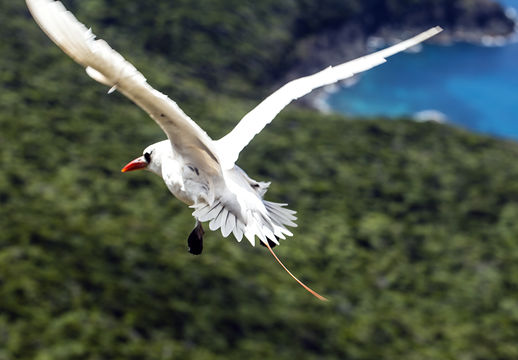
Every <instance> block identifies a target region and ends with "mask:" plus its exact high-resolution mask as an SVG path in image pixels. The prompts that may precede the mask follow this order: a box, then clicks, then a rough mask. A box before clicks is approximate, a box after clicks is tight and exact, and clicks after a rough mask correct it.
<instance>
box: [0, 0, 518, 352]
mask: <svg viewBox="0 0 518 360" xmlns="http://www.w3.org/2000/svg"><path fill="white" fill-rule="evenodd" d="M406 2H409V3H410V2H411V1H410V0H408V1H406ZM413 2H415V3H419V1H413ZM328 3H329V4H328ZM361 3H362V2H360V1H348V2H338V1H326V2H325V6H329V8H328V7H324V6H323V5H322V6H323V7H322V8H320V7H319V8H318V9H315V4H316V3H315V2H311V1H305V0H300V1H295V0H291V1H282V2H279V1H260V2H251V1H208V0H207V1H200V2H198V3H197V4H198V5H197V6H196V7H195V8H193V7H192V2H191V1H174V2H170V1H156V2H154V3H152V4H150V3H145V2H137V1H135V2H133V1H111V2H107V1H102V0H89V1H88V2H79V1H70V2H67V4H66V5H67V6H70V8H71V9H74V11H77V15H78V16H79V17H80V18H81V19H82V20H83V21H85V23H87V24H88V25H92V26H93V27H94V32H95V33H97V34H98V35H99V36H100V37H102V38H104V39H106V40H107V41H108V42H109V43H110V44H112V46H113V47H114V48H116V49H118V50H119V51H120V52H121V53H122V54H123V55H124V56H126V57H127V58H128V59H129V60H130V61H132V62H133V63H134V64H135V65H136V66H137V67H138V68H139V69H140V70H141V71H142V72H143V73H144V74H145V76H146V77H147V78H148V80H149V82H150V83H151V84H153V85H154V86H156V87H157V88H159V89H160V90H161V91H164V92H165V93H168V94H169V95H170V96H171V97H172V98H173V99H175V100H177V101H178V103H179V105H180V106H181V107H182V108H183V109H184V110H185V111H186V112H187V113H188V114H189V115H190V116H191V117H192V118H193V119H195V120H196V121H197V122H198V123H199V124H200V125H201V126H202V127H203V128H204V129H206V130H207V131H208V133H209V134H210V135H211V136H213V137H214V138H218V137H219V136H221V135H223V134H224V133H226V132H227V131H228V130H230V129H231V128H232V126H233V125H234V124H235V123H236V122H237V121H238V120H239V119H240V118H241V116H242V115H244V114H245V113H246V112H247V111H248V110H249V109H251V108H252V107H253V106H254V105H255V104H256V103H257V102H258V101H259V100H260V99H261V98H262V96H263V95H264V94H266V93H267V91H268V89H269V87H270V86H271V84H272V83H275V81H276V79H275V76H277V74H278V73H279V72H281V70H282V69H283V66H282V64H284V61H286V59H284V58H283V57H284V52H285V51H286V49H289V48H290V46H293V45H290V44H289V43H290V42H292V41H293V37H292V35H291V34H297V36H303V35H302V34H303V33H307V32H312V31H316V29H317V28H318V26H319V25H318V24H313V23H309V21H310V20H312V21H317V20H315V19H313V18H311V19H310V16H309V15H307V16H306V18H304V17H303V16H301V14H302V13H304V12H305V11H312V10H311V9H314V10H315V11H316V12H317V13H318V14H319V15H318V16H319V18H320V19H324V18H325V17H326V16H333V12H332V11H330V7H332V6H333V5H334V4H340V6H343V7H347V9H345V10H344V11H345V12H350V14H351V15H350V16H353V15H352V14H354V15H356V14H357V12H355V11H360V10H361V9H357V10H354V9H355V6H356V7H359V6H360V5H359V4H361ZM372 3H373V4H374V3H375V2H372ZM384 3H385V4H392V3H394V4H396V2H395V1H386V2H384ZM108 4H109V5H108ZM319 4H320V3H319ZM344 4H346V5H344ZM0 6H1V7H0V9H1V10H2V11H0V18H1V21H0V23H1V24H2V26H0V36H1V38H2V39H3V40H2V42H0V53H1V54H2V57H0V84H1V92H0V106H1V109H2V111H1V112H0V124H1V129H2V130H1V131H0V144H1V146H0V159H1V171H0V204H1V206H0V228H1V229H2V231H1V232H0V359H1V360H4V359H5V360H7V359H9V360H10V359H36V360H47V359H52V360H60V359H67V360H68V359H92V360H93V359H139V360H140V359H225V360H228V359H243V358H247V359H250V360H252V359H265V358H276V359H294V358H297V357H298V358H301V359H373V358H383V359H386V358H389V359H390V358H398V359H460V358H465V359H488V358H491V359H513V358H516V357H518V343H517V342H516V334H517V333H518V300H517V289H518V242H517V241H516V238H517V235H518V225H516V221H515V219H516V218H517V216H518V185H517V182H516V179H517V178H518V165H517V163H516V158H517V157H518V145H517V144H516V143H514V142H508V141H502V140H498V139H493V138H489V137H486V136H481V135H476V134H472V133H469V132H466V131H463V130H460V129H456V128H454V127H451V126H448V125H441V124H434V123H416V122H413V121H411V120H408V119H395V120H394V119H392V120H389V119H351V118H346V117H343V116H338V115H322V114H319V113H317V112H315V111H312V110H308V109H299V108H297V107H296V106H290V107H289V108H288V109H287V110H286V111H284V112H282V113H281V115H280V116H279V118H278V119H276V120H275V121H274V122H273V123H272V124H271V125H270V126H269V127H267V128H266V129H265V130H264V132H263V133H261V134H260V135H259V136H257V137H256V138H255V139H254V141H253V142H252V143H251V144H250V146H249V147H247V149H246V150H245V152H244V153H243V155H242V156H241V158H240V161H239V165H240V166H242V167H243V168H244V169H245V170H246V171H247V172H248V173H249V175H250V176H251V177H253V178H256V179H258V180H267V181H272V185H271V188H270V191H269V192H268V193H267V195H266V198H267V199H269V200H272V201H279V202H288V203H289V204H290V208H293V209H295V210H297V211H298V216H299V220H298V224H299V227H298V228H297V229H295V231H294V235H295V236H294V238H291V239H289V240H286V241H283V242H282V243H281V245H280V246H279V247H277V248H276V252H277V253H278V254H279V256H280V257H281V258H282V259H283V260H284V261H285V263H286V264H287V266H288V267H290V268H291V270H292V271H293V272H294V273H295V274H296V275H297V276H299V277H300V278H301V279H302V280H303V281H305V282H307V283H308V284H309V285H311V286H312V287H313V288H314V289H315V290H317V291H319V292H320V293H322V294H323V295H326V296H327V297H328V298H329V299H330V301H329V302H327V303H321V302H318V301H317V300H315V299H314V298H313V297H311V296H310V295H308V294H307V293H306V292H305V291H303V290H302V289H301V288H300V287H299V286H298V285H297V284H296V283H294V282H293V281H292V280H291V279H290V278H289V277H288V276H287V275H286V273H285V272H284V271H282V269H281V268H280V267H279V266H278V265H277V264H276V263H275V261H274V260H273V258H272V257H271V256H270V254H268V252H267V251H266V250H265V249H264V248H262V247H255V248H254V247H252V246H250V245H249V244H248V243H246V242H242V243H236V242H235V241H234V240H233V239H230V238H228V239H224V238H222V237H221V235H220V234H219V233H210V234H209V233H207V234H206V242H205V250H204V253H203V254H202V255H201V256H197V257H195V256H192V255H191V254H189V253H188V252H187V248H186V240H187V235H188V234H189V232H190V230H191V229H192V227H193V225H194V221H193V219H192V217H191V210H190V209H188V208H186V207H185V206H184V205H183V204H181V203H180V202H179V201H177V200H175V199H174V198H172V196H171V195H170V194H169V193H168V191H167V190H166V188H165V186H164V185H163V183H162V180H161V179H159V178H158V177H155V176H152V175H151V174H149V173H142V174H139V173H135V174H133V173H132V174H121V173H120V171H119V170H120V168H121V167H122V166H123V165H124V164H125V163H126V162H127V161H128V160H130V159H132V158H133V157H135V156H136V155H139V154H140V153H141V151H142V149H143V148H144V147H145V146H146V145H148V144H150V143H153V142H156V141H158V140H161V139H163V138H164V135H163V133H162V132H161V130H160V129H159V128H158V127H157V126H156V125H155V124H154V123H153V121H151V120H150V119H148V118H147V116H146V114H144V113H143V112H142V111H141V110H139V109H138V108H137V107H136V106H134V105H133V104H131V103H130V102H129V101H128V100H126V99H125V98H124V97H123V96H121V95H119V94H117V93H114V94H111V95H107V94H106V91H107V89H106V88H105V87H103V86H102V85H99V84H97V83H95V82H94V81H92V80H91V79H89V78H88V77H87V76H86V75H85V74H84V72H83V70H82V69H81V68H80V67H79V66H77V64H75V63H73V61H71V60H70V59H69V58H68V57H67V56H65V55H64V54H62V53H61V52H60V50H59V49H58V48H57V47H56V46H55V45H54V44H52V43H51V42H50V41H49V40H48V39H47V38H46V36H45V35H44V34H43V33H42V32H41V30H40V29H39V28H38V27H37V25H36V24H35V23H34V22H33V20H32V19H31V18H30V15H29V14H28V12H27V10H26V8H25V5H24V3H23V2H21V1H20V2H9V1H6V0H0ZM386 6H388V5H386ZM394 6H396V5H394ZM300 9H304V11H301V10H300ZM326 14H327V15H326ZM286 17H287V18H286ZM286 19H287V20H286ZM288 56H289V55H288ZM269 69H271V71H270V70H269Z"/></svg>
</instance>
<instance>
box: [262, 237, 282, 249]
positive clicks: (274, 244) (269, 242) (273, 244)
mask: <svg viewBox="0 0 518 360" xmlns="http://www.w3.org/2000/svg"><path fill="white" fill-rule="evenodd" d="M275 238H276V239H277V241H278V240H279V238H278V237H277V236H276V237H275ZM266 240H268V245H270V247H271V248H272V249H273V248H274V247H276V246H277V244H276V243H274V242H273V241H271V240H270V239H268V238H266ZM259 244H261V245H262V246H264V247H266V245H264V244H263V242H262V241H259Z"/></svg>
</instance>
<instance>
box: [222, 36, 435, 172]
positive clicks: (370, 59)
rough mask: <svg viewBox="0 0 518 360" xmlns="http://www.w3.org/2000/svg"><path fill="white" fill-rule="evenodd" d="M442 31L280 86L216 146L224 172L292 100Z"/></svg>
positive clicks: (368, 67) (382, 60)
mask: <svg viewBox="0 0 518 360" xmlns="http://www.w3.org/2000/svg"><path fill="white" fill-rule="evenodd" d="M441 31H442V29H441V28H440V27H434V28H431V29H429V30H427V31H425V32H423V33H421V34H419V35H417V36H414V37H413V38H411V39H408V40H406V41H403V42H400V43H398V44H396V45H394V46H391V47H389V48H387V49H384V50H381V51H378V52H375V53H373V54H370V55H366V56H363V57H360V58H358V59H355V60H352V61H349V62H346V63H344V64H341V65H338V66H334V67H332V66H330V67H328V68H326V69H324V70H322V71H320V72H318V73H316V74H314V75H310V76H306V77H302V78H299V79H296V80H293V81H290V82H289V83H287V84H286V85H284V86H282V87H281V88H280V89H279V90H277V91H275V92H274V93H273V94H271V95H270V96H268V97H267V98H266V99H264V100H263V101H262V102H261V103H260V104H259V105H257V106H256V107H255V108H254V109H253V110H252V111H250V112H249V113H248V114H246V115H245V116H244V117H243V118H242V119H241V121H240V122H239V124H237V125H236V127H235V128H234V129H233V130H232V131H231V132H230V133H228V134H227V135H226V136H224V137H222V138H221V139H219V140H217V141H216V142H215V145H216V147H217V148H218V151H219V154H220V157H221V158H220V160H221V161H222V162H221V164H222V166H223V168H224V169H230V168H232V167H233V166H234V163H235V162H236V161H237V159H238V157H239V153H240V152H241V150H243V148H244V147H245V146H246V145H248V143H249V142H250V141H251V140H252V139H253V138H254V136H255V135H257V134H258V133H259V132H260V131H261V130H262V129H263V128H264V127H265V126H266V125H268V124H269V123H270V122H271V121H272V120H273V119H274V118H275V117H276V116H277V114H278V113H279V112H280V111H281V110H282V109H284V108H285V107H286V106H287V105H288V104H289V103H291V102H292V101H293V100H296V99H298V98H300V97H301V96H304V95H306V94H308V93H310V92H311V91H312V90H314V89H316V88H318V87H321V86H324V85H329V84H332V83H335V82H337V81H339V80H344V79H347V78H349V77H352V76H353V75H355V74H358V73H360V72H363V71H366V70H368V69H371V68H373V67H375V66H377V65H380V64H382V63H384V62H385V61H386V60H385V59H386V58H387V57H389V56H391V55H394V54H396V53H398V52H401V51H403V50H405V49H408V48H410V47H412V46H414V45H417V44H418V43H420V42H422V41H424V40H426V39H428V38H430V37H432V36H434V35H436V34H438V33H439V32H441Z"/></svg>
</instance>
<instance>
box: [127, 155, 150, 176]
mask: <svg viewBox="0 0 518 360" xmlns="http://www.w3.org/2000/svg"><path fill="white" fill-rule="evenodd" d="M147 165H148V163H147V161H146V159H145V158H144V156H141V157H138V158H136V159H135V160H132V161H130V162H129V163H127V164H126V166H124V167H123V168H122V170H121V172H126V171H133V170H139V169H144V168H146V167H147Z"/></svg>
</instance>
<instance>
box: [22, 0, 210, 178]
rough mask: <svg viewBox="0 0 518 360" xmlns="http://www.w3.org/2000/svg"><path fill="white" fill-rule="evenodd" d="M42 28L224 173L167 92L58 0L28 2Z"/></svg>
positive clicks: (200, 162) (192, 153) (180, 147)
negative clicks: (150, 81)
mask: <svg viewBox="0 0 518 360" xmlns="http://www.w3.org/2000/svg"><path fill="white" fill-rule="evenodd" d="M26 2H27V6H28V7H29V10H30V12H31V14H32V16H33V17H34V19H35V20H36V22H37V23H38V24H39V26H40V27H41V28H42V29H43V31H44V32H45V33H46V34H47V35H48V36H49V37H50V38H51V39H52V41H54V42H55V43H56V44H57V45H58V46H59V47H60V48H61V49H62V50H63V51H64V52H65V53H66V54H68V55H69V56H70V57H71V58H72V59H74V60H75V61H76V62H78V63H79V64H81V65H83V66H84V67H85V68H86V72H87V73H88V75H89V76H90V77H92V78H93V79H95V80H97V81H98V82H100V83H102V84H105V85H107V86H110V87H111V89H110V92H111V91H114V90H118V91H120V92H121V93H123V94H124V95H125V96H127V97H128V98H129V99H131V100H132V101H133V102H134V103H135V104H137V105H138V106H139V107H141V108H142V109H143V110H144V111H146V112H147V113H148V114H149V116H151V118H153V120H155V121H156V123H157V124H158V125H159V126H160V127H161V128H162V130H163V131H164V132H165V133H166V134H167V137H168V138H169V140H170V141H171V143H172V146H173V148H174V150H175V151H176V152H178V153H180V154H181V155H182V156H184V157H185V158H187V159H189V160H190V161H191V162H192V163H194V164H196V166H197V167H200V168H203V169H204V170H205V171H207V172H208V173H211V172H218V171H220V166H219V159H218V155H217V153H216V149H215V148H214V143H213V141H212V139H211V138H210V137H209V136H208V135H207V134H206V133H205V132H204V131H203V130H202V129H201V128H200V127H199V126H198V125H197V124H196V123H195V122H194V121H193V120H191V119H190V118H189V117H188V116H187V115H186V114H185V113H184V112H183V111H182V109H180V107H179V106H178V105H177V104H176V103H175V102H174V101H173V100H171V99H169V98H168V97H167V96H166V95H164V94H162V93H161V92H159V91H157V90H155V89H154V88H153V87H151V86H150V85H149V84H148V83H147V81H146V78H145V77H144V76H143V75H142V74H141V73H140V72H139V71H138V70H137V69H136V68H135V67H134V66H133V65H132V64H130V63H129V62H128V61H126V60H125V59H124V58H123V57H122V56H121V55H120V54H119V53H118V52H116V51H115V50H113V49H112V48H111V47H110V46H109V45H108V43H106V42H105V41H103V40H100V39H99V40H96V39H95V35H94V34H93V33H92V31H91V30H90V29H87V28H86V27H85V26H84V25H83V24H82V23H80V22H79V21H78V20H77V19H76V18H75V17H74V15H73V14H72V13H71V12H69V11H67V10H66V9H65V7H64V6H63V4H61V2H59V1H53V0H26Z"/></svg>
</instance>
